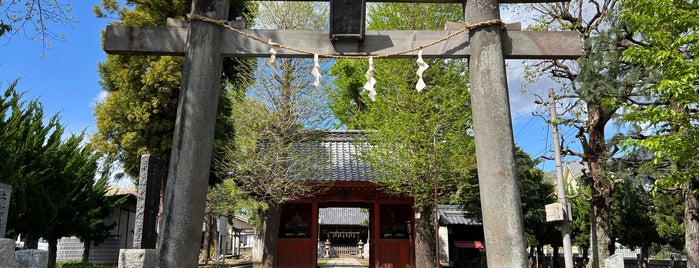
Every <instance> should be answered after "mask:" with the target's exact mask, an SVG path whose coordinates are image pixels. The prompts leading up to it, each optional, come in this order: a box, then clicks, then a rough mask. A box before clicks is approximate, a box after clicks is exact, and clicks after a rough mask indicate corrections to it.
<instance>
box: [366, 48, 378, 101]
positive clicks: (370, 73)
mask: <svg viewBox="0 0 699 268" xmlns="http://www.w3.org/2000/svg"><path fill="white" fill-rule="evenodd" d="M364 77H366V84H364V89H365V90H367V91H369V99H371V101H376V90H375V89H374V85H375V84H376V79H374V57H369V69H368V70H366V73H365V74H364Z"/></svg>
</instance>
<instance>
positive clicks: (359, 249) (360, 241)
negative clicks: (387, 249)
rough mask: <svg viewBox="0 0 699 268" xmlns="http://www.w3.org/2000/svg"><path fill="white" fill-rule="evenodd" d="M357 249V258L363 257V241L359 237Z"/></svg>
mask: <svg viewBox="0 0 699 268" xmlns="http://www.w3.org/2000/svg"><path fill="white" fill-rule="evenodd" d="M357 251H359V258H360V259H364V242H362V240H361V239H359V243H357Z"/></svg>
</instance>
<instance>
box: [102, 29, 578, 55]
mask: <svg viewBox="0 0 699 268" xmlns="http://www.w3.org/2000/svg"><path fill="white" fill-rule="evenodd" d="M241 31H243V32H245V33H247V34H250V35H252V36H256V37H258V38H260V39H262V40H271V41H272V42H274V43H279V44H283V45H287V46H290V47H295V48H299V49H303V50H308V51H313V52H315V53H318V54H321V55H322V54H326V55H347V56H358V55H359V56H376V55H381V54H389V53H394V52H397V51H405V50H408V49H411V48H415V47H417V46H420V45H424V44H426V43H429V42H432V41H434V40H438V39H441V38H442V37H444V36H447V35H448V34H450V33H452V32H453V31H424V30H421V31H397V30H391V31H366V36H365V37H364V40H363V41H362V42H339V41H338V42H331V41H330V38H329V35H328V32H327V31H314V30H249V29H245V30H242V29H241ZM186 37H187V28H186V27H173V26H167V27H134V26H107V29H106V32H105V41H104V51H105V52H107V53H109V54H123V55H135V54H138V55H173V56H182V55H184V52H185V48H186V45H185V40H186ZM502 40H503V53H504V56H505V58H507V59H574V58H578V57H580V56H581V55H582V49H581V40H580V35H579V34H578V33H575V32H565V31H558V32H545V31H502ZM469 43H470V42H469V35H468V33H463V34H460V35H457V36H456V37H454V38H452V39H449V40H446V41H444V42H442V43H439V44H436V45H434V46H431V47H427V48H424V49H423V52H422V55H423V57H432V58H465V57H469V56H470V54H471V51H470V47H469ZM221 47H222V48H221V50H222V51H221V54H222V55H223V56H224V57H268V56H269V54H270V53H269V49H270V45H268V44H265V43H261V42H258V41H255V40H252V39H249V38H247V37H245V36H242V35H240V34H239V33H235V32H232V31H225V32H224V35H223V43H222V45H221ZM416 55H417V52H412V53H407V54H403V55H398V56H395V57H415V56H416ZM277 57H297V58H304V57H313V55H307V54H301V53H298V52H295V51H289V50H285V49H278V51H277Z"/></svg>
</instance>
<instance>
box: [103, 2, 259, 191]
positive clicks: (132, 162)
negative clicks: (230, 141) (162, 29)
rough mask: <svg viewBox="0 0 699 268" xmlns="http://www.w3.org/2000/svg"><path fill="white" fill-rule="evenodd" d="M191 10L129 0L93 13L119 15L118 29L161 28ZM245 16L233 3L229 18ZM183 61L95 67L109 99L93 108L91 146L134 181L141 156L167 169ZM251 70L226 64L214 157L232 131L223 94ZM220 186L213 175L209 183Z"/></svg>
mask: <svg viewBox="0 0 699 268" xmlns="http://www.w3.org/2000/svg"><path fill="white" fill-rule="evenodd" d="M190 8H191V1H184V0H181V1H174V2H173V1H163V0H151V1H130V0H129V1H126V6H120V5H119V2H117V1H116V0H105V1H103V2H102V4H101V6H96V7H95V12H96V14H97V15H98V16H102V17H104V16H109V15H118V17H119V18H120V19H121V20H122V21H121V22H118V23H116V24H118V25H130V26H163V25H165V22H166V19H167V18H176V19H184V16H185V14H186V13H187V12H188V11H189V9H190ZM245 12H247V11H246V10H245V8H244V6H243V4H242V2H241V1H232V3H231V7H230V11H229V17H231V18H237V17H240V16H242V14H243V13H245ZM183 60H184V59H183V58H182V57H173V56H123V55H108V56H107V61H106V62H103V63H100V64H99V73H100V77H101V78H102V81H101V82H100V83H101V85H102V87H103V90H104V91H106V92H107V93H108V97H107V98H106V100H104V101H103V102H100V103H97V104H96V105H95V109H94V111H95V116H96V118H97V119H96V121H97V133H95V135H94V138H93V142H94V143H95V144H96V146H97V147H98V148H99V149H100V150H102V151H104V152H106V155H105V156H106V159H107V160H108V161H118V162H119V163H120V164H122V166H123V168H124V171H125V174H127V175H129V176H130V177H132V178H137V177H138V170H139V164H140V160H139V159H140V157H141V155H143V154H151V155H154V156H156V157H158V158H160V159H161V160H163V162H164V163H163V166H165V167H167V166H168V162H169V156H170V149H171V146H172V134H173V130H174V124H175V116H176V113H177V100H178V97H179V88H180V83H181V80H182V72H181V70H182V64H183ZM252 66H254V65H253V62H252V61H251V60H249V59H235V58H227V59H225V60H224V66H223V74H222V76H223V78H224V79H223V82H222V85H221V91H222V93H221V94H220V96H221V97H220V99H219V102H218V106H219V109H218V111H219V112H218V114H217V121H216V133H215V135H214V136H215V140H214V157H217V156H216V155H217V154H218V153H219V152H220V150H218V149H217V148H221V146H222V145H223V143H224V142H225V141H226V140H227V139H226V137H227V136H226V135H228V133H232V129H233V126H232V125H231V124H230V120H228V118H229V117H230V111H231V109H230V107H231V105H232V100H230V99H227V96H229V94H226V91H227V90H236V89H239V88H241V87H245V86H246V85H247V83H248V82H249V81H250V80H249V77H250V72H251V70H252ZM164 177H167V175H166V174H165V175H164ZM220 181H221V178H220V177H216V174H215V173H214V172H212V173H211V177H210V184H213V183H216V182H220ZM163 185H165V184H163Z"/></svg>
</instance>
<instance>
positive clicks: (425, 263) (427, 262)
mask: <svg viewBox="0 0 699 268" xmlns="http://www.w3.org/2000/svg"><path fill="white" fill-rule="evenodd" d="M417 209H418V212H419V213H420V215H421V216H420V218H419V219H415V266H416V267H425V268H429V267H435V255H434V250H435V247H434V228H433V227H434V225H433V224H432V222H431V221H432V215H433V214H434V213H433V211H432V209H433V208H432V207H430V206H422V207H419V208H417Z"/></svg>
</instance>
